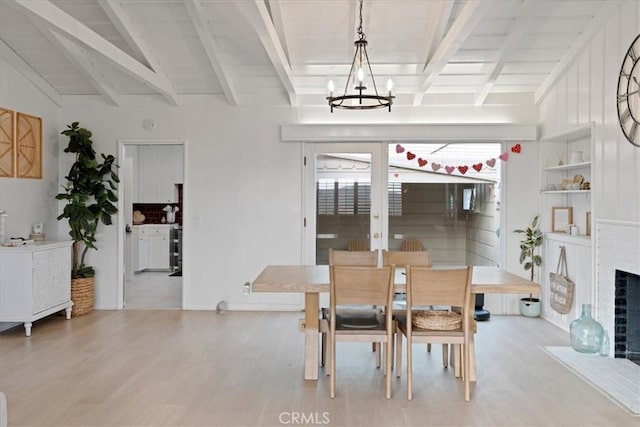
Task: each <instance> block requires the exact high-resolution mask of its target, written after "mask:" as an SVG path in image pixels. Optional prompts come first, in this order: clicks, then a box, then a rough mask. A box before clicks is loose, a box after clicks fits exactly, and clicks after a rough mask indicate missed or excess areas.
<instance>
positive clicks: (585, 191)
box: [540, 190, 591, 194]
mask: <svg viewBox="0 0 640 427" xmlns="http://www.w3.org/2000/svg"><path fill="white" fill-rule="evenodd" d="M540 193H542V194H566V193H583V194H589V193H591V190H541V191H540Z"/></svg>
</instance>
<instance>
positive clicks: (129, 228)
mask: <svg viewBox="0 0 640 427" xmlns="http://www.w3.org/2000/svg"><path fill="white" fill-rule="evenodd" d="M131 231H132V230H131V226H130V225H129V224H127V225H126V226H125V227H124V232H125V233H127V234H129V233H131Z"/></svg>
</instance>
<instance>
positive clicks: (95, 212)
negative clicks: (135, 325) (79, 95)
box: [56, 122, 120, 316]
mask: <svg viewBox="0 0 640 427" xmlns="http://www.w3.org/2000/svg"><path fill="white" fill-rule="evenodd" d="M62 135H65V136H68V137H69V144H68V146H67V148H65V149H64V152H65V153H73V154H74V155H75V156H76V160H75V162H74V163H73V165H71V169H70V170H69V173H68V175H67V176H65V179H66V180H67V184H66V186H65V187H63V188H64V192H62V193H59V194H57V195H56V199H58V200H66V202H67V204H66V206H65V207H64V209H63V211H62V213H61V214H60V215H59V216H58V220H61V219H63V218H66V219H68V220H69V227H70V228H71V230H70V231H69V235H70V236H71V239H72V240H73V246H72V248H73V257H72V266H71V300H72V301H73V303H74V305H73V308H72V311H71V314H72V315H73V316H80V315H83V314H87V313H89V312H91V310H93V302H94V276H95V271H94V269H93V267H91V266H89V265H86V264H85V256H86V255H87V251H88V250H89V248H91V249H96V250H97V249H98V248H97V247H96V246H95V243H96V229H97V228H98V224H99V223H100V222H102V223H103V224H105V225H110V224H111V216H112V215H113V214H115V213H116V212H118V209H117V208H116V205H115V203H116V202H117V201H118V197H117V196H116V194H115V191H116V188H117V187H116V183H118V182H120V180H119V179H118V175H117V174H116V173H115V170H114V169H115V168H117V167H118V166H117V165H116V163H115V158H114V157H113V156H112V155H108V156H105V155H104V154H101V157H102V160H101V161H98V159H96V152H95V150H94V149H93V147H92V144H93V141H91V131H89V130H87V129H85V128H81V127H79V123H78V122H73V123H72V124H71V125H68V126H67V129H66V130H65V131H63V132H62Z"/></svg>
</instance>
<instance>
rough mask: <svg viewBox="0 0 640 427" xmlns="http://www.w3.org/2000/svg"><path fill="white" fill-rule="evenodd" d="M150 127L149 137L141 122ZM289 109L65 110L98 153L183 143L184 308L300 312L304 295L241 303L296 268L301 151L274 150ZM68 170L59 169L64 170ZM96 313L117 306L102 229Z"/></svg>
mask: <svg viewBox="0 0 640 427" xmlns="http://www.w3.org/2000/svg"><path fill="white" fill-rule="evenodd" d="M146 118H151V119H153V120H155V122H156V123H157V126H156V127H155V128H154V129H153V130H152V131H146V130H144V129H143V127H142V122H143V121H144V120H145V119H146ZM292 120H293V114H292V110H291V109H288V108H269V109H266V108H262V109H261V108H243V107H234V108H229V107H226V106H224V105H223V104H217V103H216V102H215V101H212V100H207V101H203V103H200V104H199V105H194V106H191V107H169V106H150V107H139V108H134V107H120V108H116V107H107V106H102V105H95V106H92V107H86V106H78V107H66V108H64V109H63V110H62V112H61V127H62V125H64V124H66V123H70V122H72V121H79V122H80V124H81V125H82V126H84V127H86V128H88V129H90V130H91V131H92V132H93V141H94V148H95V149H96V151H97V152H99V153H100V152H104V153H111V154H114V155H115V154H116V153H117V141H118V140H119V139H145V138H148V139H154V140H158V139H163V138H164V139H185V140H186V141H187V143H186V146H185V162H186V168H185V182H184V194H185V206H184V216H183V218H184V222H183V225H184V268H183V270H184V273H183V274H184V275H183V283H184V288H183V289H184V296H183V298H184V307H185V308H187V309H215V306H216V304H217V303H218V302H219V301H221V300H225V301H227V302H228V305H227V307H228V308H229V309H234V308H244V309H248V308H253V309H256V310H258V309H263V308H267V306H269V305H271V307H270V308H274V307H276V308H277V307H280V308H287V307H291V308H296V307H298V306H299V304H300V301H301V296H300V295H295V294H294V295H290V294H282V295H276V294H252V295H249V296H245V295H243V293H242V285H243V284H244V282H247V281H252V280H253V279H254V278H255V277H256V276H257V274H258V273H259V272H260V271H261V270H262V268H263V267H264V266H265V265H267V264H297V263H299V262H300V253H301V237H300V236H301V206H302V201H301V182H302V178H301V146H300V145H299V144H285V143H282V142H280V125H281V124H284V123H291V122H292ZM67 160H68V161H69V162H70V161H71V159H64V158H63V159H62V161H61V167H62V169H63V170H64V169H66V168H67V167H68V166H67V163H68V162H67ZM98 248H99V251H98V252H92V253H91V254H90V255H89V257H90V258H89V260H88V262H89V263H90V264H92V265H95V268H96V272H97V276H96V288H97V289H96V308H98V309H108V308H115V307H116V306H117V300H116V299H117V293H116V286H115V283H116V280H117V277H116V265H117V262H118V257H121V254H119V253H118V251H117V226H112V227H104V226H101V228H100V229H99V236H98Z"/></svg>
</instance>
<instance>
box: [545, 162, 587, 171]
mask: <svg viewBox="0 0 640 427" xmlns="http://www.w3.org/2000/svg"><path fill="white" fill-rule="evenodd" d="M590 167H591V162H582V163H571V164H568V165H558V166H549V167H548V168H544V169H543V170H545V171H547V172H553V171H558V172H562V171H569V170H574V169H586V168H590Z"/></svg>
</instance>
